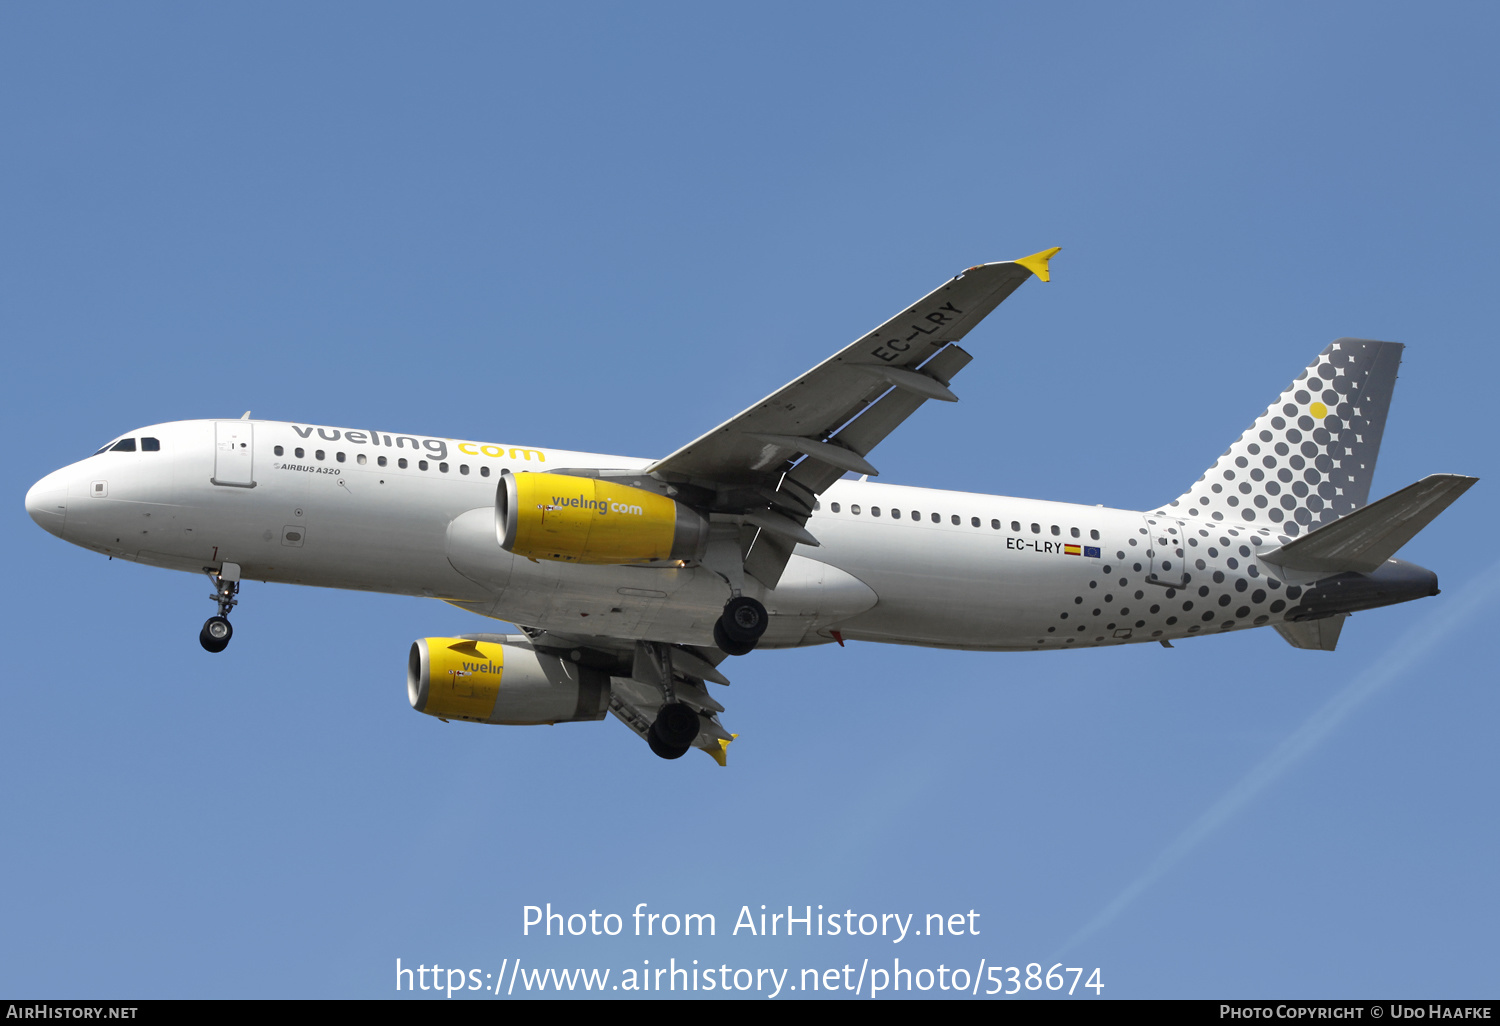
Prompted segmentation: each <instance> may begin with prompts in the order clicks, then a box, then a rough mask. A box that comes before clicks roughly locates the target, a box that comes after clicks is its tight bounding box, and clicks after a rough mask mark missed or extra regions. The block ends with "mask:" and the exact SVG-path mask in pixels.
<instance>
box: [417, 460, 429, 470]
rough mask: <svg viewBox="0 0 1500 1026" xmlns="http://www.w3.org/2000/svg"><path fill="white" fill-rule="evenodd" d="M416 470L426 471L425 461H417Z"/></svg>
mask: <svg viewBox="0 0 1500 1026" xmlns="http://www.w3.org/2000/svg"><path fill="white" fill-rule="evenodd" d="M417 469H418V470H426V469H427V461H426V460H417Z"/></svg>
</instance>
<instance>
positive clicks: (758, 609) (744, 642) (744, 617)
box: [714, 595, 768, 656]
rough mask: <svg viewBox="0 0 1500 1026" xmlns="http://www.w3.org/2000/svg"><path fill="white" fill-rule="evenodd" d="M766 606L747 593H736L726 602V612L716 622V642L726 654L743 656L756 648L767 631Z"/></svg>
mask: <svg viewBox="0 0 1500 1026" xmlns="http://www.w3.org/2000/svg"><path fill="white" fill-rule="evenodd" d="M767 623H768V619H767V616H766V607H765V606H763V605H761V604H760V603H759V602H757V601H755V600H754V599H753V598H750V597H748V596H745V595H736V596H735V597H734V598H732V599H730V600H729V601H728V602H726V603H725V604H724V612H723V614H722V615H721V616H720V617H719V619H718V620H717V621H715V622H714V644H716V645H718V646H719V651H721V652H723V653H724V654H725V655H732V656H741V655H745V654H746V653H748V652H749V651H750V650H751V649H753V648H755V645H756V642H758V641H760V636H761V635H762V634H764V633H765V632H766V624H767Z"/></svg>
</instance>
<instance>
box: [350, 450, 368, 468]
mask: <svg viewBox="0 0 1500 1026" xmlns="http://www.w3.org/2000/svg"><path fill="white" fill-rule="evenodd" d="M354 462H356V463H358V464H359V465H360V466H361V467H362V466H364V465H365V464H366V463H369V462H370V457H368V456H366V455H365V454H364V453H360V454H359V455H358V456H356V457H354Z"/></svg>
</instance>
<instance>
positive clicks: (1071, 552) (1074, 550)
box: [1063, 545, 1083, 556]
mask: <svg viewBox="0 0 1500 1026" xmlns="http://www.w3.org/2000/svg"><path fill="white" fill-rule="evenodd" d="M1063 555H1064V556H1081V555H1083V549H1082V548H1080V547H1079V546H1077V545H1064V546H1063Z"/></svg>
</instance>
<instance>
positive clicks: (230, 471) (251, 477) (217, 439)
mask: <svg viewBox="0 0 1500 1026" xmlns="http://www.w3.org/2000/svg"><path fill="white" fill-rule="evenodd" d="M254 462H255V428H254V425H252V424H251V423H250V422H249V421H248V420H220V421H216V422H215V423H214V476H213V483H214V484H216V485H230V486H233V487H235V488H254V487H255V467H254Z"/></svg>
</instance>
